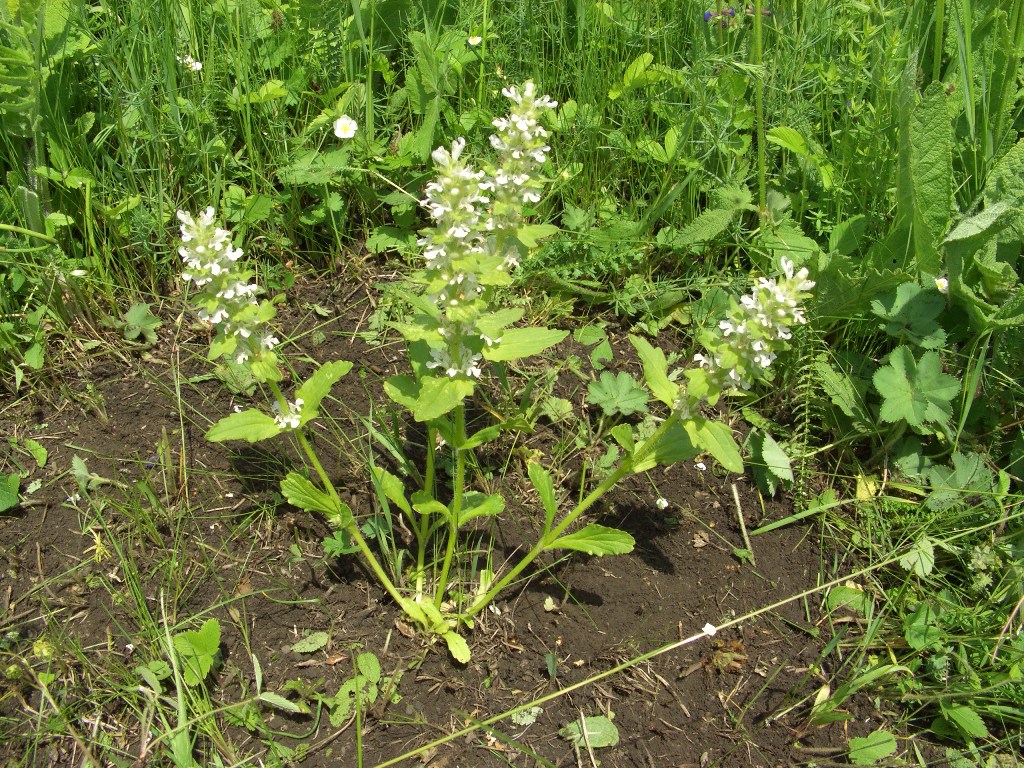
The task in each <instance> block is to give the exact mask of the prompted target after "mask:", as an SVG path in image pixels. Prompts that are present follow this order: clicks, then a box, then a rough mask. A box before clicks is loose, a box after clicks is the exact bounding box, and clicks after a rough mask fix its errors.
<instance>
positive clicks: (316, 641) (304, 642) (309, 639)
mask: <svg viewBox="0 0 1024 768" xmlns="http://www.w3.org/2000/svg"><path fill="white" fill-rule="evenodd" d="M330 641H331V636H330V634H329V633H327V632H310V633H309V634H308V635H306V636H305V637H304V638H302V639H301V640H299V641H298V642H297V643H295V644H294V645H292V650H293V651H294V652H295V653H315V652H316V651H319V650H320V649H321V648H323V647H324V646H326V645H327V643H329V642H330Z"/></svg>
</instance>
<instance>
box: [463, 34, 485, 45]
mask: <svg viewBox="0 0 1024 768" xmlns="http://www.w3.org/2000/svg"><path fill="white" fill-rule="evenodd" d="M483 41H484V39H483V38H482V37H480V35H473V36H471V37H470V38H469V39H468V40H466V42H467V43H469V44H470V45H473V46H476V45H480V43H482V42H483Z"/></svg>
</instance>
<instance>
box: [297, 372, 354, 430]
mask: <svg viewBox="0 0 1024 768" xmlns="http://www.w3.org/2000/svg"><path fill="white" fill-rule="evenodd" d="M351 370H352V363H350V362H348V361H347V360H335V361H332V362H329V363H324V364H323V365H321V366H320V367H319V368H318V369H317V370H316V373H314V374H313V375H312V376H310V377H309V378H308V379H307V380H306V383H305V384H303V385H302V386H301V387H299V389H298V391H297V392H296V393H295V397H296V398H297V399H301V400H302V418H301V419H300V423H301V424H305V423H306V422H307V421H310V420H311V419H315V418H316V417H317V415H318V414H319V410H318V409H319V408H320V401H321V400H323V399H324V397H326V395H327V393H328V392H330V391H331V387H333V386H334V385H335V384H337V383H338V380H339V379H341V377H342V376H344V375H345V374H346V373H348V372H349V371H351Z"/></svg>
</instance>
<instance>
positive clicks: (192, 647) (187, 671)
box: [173, 619, 220, 685]
mask: <svg viewBox="0 0 1024 768" xmlns="http://www.w3.org/2000/svg"><path fill="white" fill-rule="evenodd" d="M173 643H174V650H175V651H177V653H178V656H179V657H180V658H181V661H182V666H183V673H184V678H185V684H186V685H199V683H201V682H202V681H203V680H205V679H206V676H207V675H208V674H209V673H210V669H211V668H212V667H213V662H214V660H215V659H216V657H217V653H218V651H219V650H220V622H218V621H217V620H216V619H208V620H207V621H205V622H204V623H203V626H202V627H200V628H199V630H198V631H195V630H187V631H185V632H181V633H179V634H177V635H175V636H174V638H173Z"/></svg>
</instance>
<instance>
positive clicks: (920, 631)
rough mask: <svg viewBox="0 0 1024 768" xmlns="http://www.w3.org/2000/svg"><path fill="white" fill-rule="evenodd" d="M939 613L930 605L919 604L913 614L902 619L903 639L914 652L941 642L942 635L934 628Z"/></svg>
mask: <svg viewBox="0 0 1024 768" xmlns="http://www.w3.org/2000/svg"><path fill="white" fill-rule="evenodd" d="M938 620H939V612H938V611H937V610H936V609H935V608H932V607H931V606H930V605H926V604H924V603H921V604H920V605H918V606H917V608H916V609H915V610H914V612H913V613H912V614H910V615H908V616H905V617H904V619H903V637H904V638H905V639H906V641H907V644H908V645H909V646H910V647H911V648H913V649H914V650H915V651H923V650H924V649H925V648H928V647H929V646H932V645H935V644H937V643H939V642H941V641H942V639H943V637H944V635H943V632H942V630H941V629H939V628H938V627H937V626H935V624H936V622H938Z"/></svg>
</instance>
